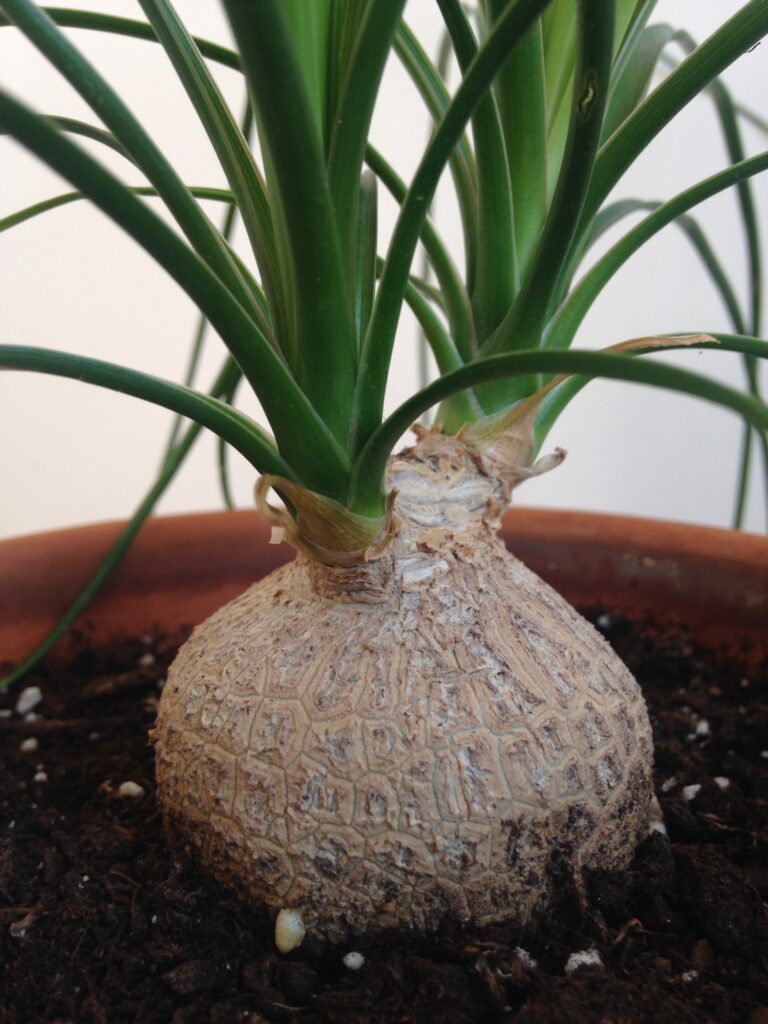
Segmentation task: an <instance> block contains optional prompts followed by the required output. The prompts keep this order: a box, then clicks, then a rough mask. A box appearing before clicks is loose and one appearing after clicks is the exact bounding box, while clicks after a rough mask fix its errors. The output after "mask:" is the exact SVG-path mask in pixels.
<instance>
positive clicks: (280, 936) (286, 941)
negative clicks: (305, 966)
mask: <svg viewBox="0 0 768 1024" xmlns="http://www.w3.org/2000/svg"><path fill="white" fill-rule="evenodd" d="M305 935H306V928H305V927H304V920H303V918H302V916H301V911H300V910H291V909H290V908H287V907H283V909H282V910H281V911H280V912H279V914H278V915H277V920H276V921H275V945H276V946H277V948H278V949H279V950H280V952H281V953H290V952H291V950H292V949H297V948H298V947H299V946H300V945H301V944H302V942H303V941H304V936H305Z"/></svg>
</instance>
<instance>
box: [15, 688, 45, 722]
mask: <svg viewBox="0 0 768 1024" xmlns="http://www.w3.org/2000/svg"><path fill="white" fill-rule="evenodd" d="M42 699H43V692H42V690H41V689H40V687H39V686H27V687H26V689H24V690H22V691H21V693H20V694H19V699H18V700H17V701H16V714H17V715H26V713H27V712H28V711H31V710H32V708H36V707H37V705H38V704H39V703H40V701H41V700H42Z"/></svg>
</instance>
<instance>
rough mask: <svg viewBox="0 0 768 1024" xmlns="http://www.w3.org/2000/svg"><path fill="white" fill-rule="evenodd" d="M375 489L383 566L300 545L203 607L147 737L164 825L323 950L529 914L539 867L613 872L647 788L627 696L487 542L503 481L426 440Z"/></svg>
mask: <svg viewBox="0 0 768 1024" xmlns="http://www.w3.org/2000/svg"><path fill="white" fill-rule="evenodd" d="M389 482H390V484H391V486H392V487H393V488H394V489H395V490H396V491H397V492H398V494H397V499H396V503H395V516H396V530H395V536H394V537H393V539H392V542H391V544H390V545H389V547H388V548H387V550H386V551H385V553H384V554H383V555H381V556H380V557H378V558H377V559H375V560H374V561H372V562H368V563H365V564H362V565H358V566H355V567H352V568H341V567H329V566H325V565H320V564H318V563H316V562H312V561H310V560H309V559H307V558H306V557H304V556H302V555H299V556H298V557H297V559H296V560H295V561H294V562H293V563H292V564H290V565H287V566H285V567H283V568H282V569H279V570H278V571H277V572H275V573H273V574H272V575H271V576H270V577H268V578H267V579H265V580H262V581H261V582H260V583H258V584H256V585H255V586H253V587H252V588H251V589H250V590H248V591H247V592H246V593H245V594H243V595H242V596H241V597H240V598H238V599H237V600H235V601H233V602H232V603H231V604H229V605H227V606H226V607H224V608H222V609H221V610H220V611H218V612H217V613H216V614H215V615H214V616H212V617H211V618H210V619H209V620H208V621H207V622H205V623H204V624H203V625H202V626H200V627H198V628H197V629H196V630H195V632H194V633H193V635H192V637H191V639H190V640H189V641H188V642H187V643H186V644H185V645H184V647H183V648H182V650H181V651H180V652H179V655H178V657H177V659H176V661H175V662H174V665H173V667H172V669H171V671H170V673H169V677H168V682H167V684H166V686H165V689H164V692H163V698H162V702H161V706H160V714H159V718H158V725H157V729H156V733H155V739H156V745H157V773H158V792H159V796H160V800H161V803H162V806H163V810H164V813H165V817H166V821H167V824H168V827H169V830H170V832H171V833H172V834H174V835H175V836H177V837H181V838H182V839H183V841H185V842H186V843H188V844H189V845H190V846H191V847H192V849H193V850H194V851H195V852H196V853H197V854H198V856H199V857H200V859H201V861H202V862H203V863H204V864H205V865H206V866H207V867H208V868H209V869H210V871H211V872H212V873H213V874H214V875H216V876H217V877H219V878H220V879H222V880H223V881H224V882H226V883H227V884H229V885H230V887H232V888H233V889H234V891H235V892H237V893H238V894H239V895H240V896H241V897H243V898H245V899H246V900H249V901H250V902H254V903H266V904H267V905H268V906H270V907H272V908H274V909H279V908H281V907H296V908H299V909H300V910H301V911H302V913H303V915H304V919H305V921H306V922H307V924H308V925H309V927H314V928H316V929H319V930H321V931H323V932H324V933H325V934H327V935H330V936H331V937H334V938H341V937H343V936H345V935H348V934H349V933H352V932H355V931H359V930H362V929H366V928H371V927H373V928H381V927H389V926H392V925H407V926H412V927H416V928H418V929H420V930H431V929H434V928H436V927H437V926H438V925H439V924H440V922H441V921H442V920H443V919H444V918H445V917H451V918H454V919H456V918H458V919H460V920H473V921H476V922H479V923H486V922H491V921H496V920H499V919H502V918H514V919H516V920H518V921H524V920H527V919H529V918H530V917H531V915H532V914H534V913H535V911H536V909H537V908H538V907H540V906H541V905H542V903H543V901H544V899H545V897H546V894H547V889H548V884H549V880H550V877H551V874H552V869H553V866H554V865H555V864H556V862H557V861H558V860H560V861H562V860H563V859H565V860H566V861H568V862H569V863H570V864H571V865H573V867H574V868H576V869H579V868H581V867H582V866H587V865H589V866H597V867H604V868H613V867H617V866H619V865H623V864H625V863H626V862H627V861H628V860H629V858H630V857H631V855H632V851H633V849H634V847H635V844H636V842H637V840H638V838H639V837H640V836H641V835H643V834H644V832H645V830H646V829H647V825H648V813H649V804H650V799H651V793H652V791H651V756H652V746H651V731H650V726H649V722H648V716H647V713H646V709H645V705H644V702H643V699H642V696H641V694H640V691H639V689H638V686H637V684H636V682H635V681H634V679H633V678H632V676H631V675H630V674H629V672H628V671H627V669H626V668H625V667H624V665H623V664H622V663H621V662H620V661H619V660H618V658H617V657H616V655H615V654H614V653H613V651H612V650H611V649H610V647H609V646H608V644H607V643H606V642H605V641H604V640H603V638H602V637H601V636H600V635H599V634H598V633H597V632H596V631H595V630H594V629H593V628H592V626H591V625H589V623H587V622H586V621H585V620H584V619H582V618H581V617H580V616H579V615H578V614H577V613H576V612H575V611H574V610H573V609H572V608H571V607H570V606H569V605H568V604H567V603H566V602H565V601H564V600H563V599H562V598H560V597H559V596H558V595H557V594H556V593H555V592H554V591H553V590H552V589H551V588H550V587H548V586H547V585H546V584H544V583H543V582H542V581H541V580H540V579H538V577H536V576H535V575H534V574H533V573H531V572H529V571H528V570H527V569H526V568H525V567H524V566H523V565H522V564H521V563H520V562H519V561H517V560H516V559H515V558H514V557H513V556H512V555H510V554H509V553H508V552H507V551H506V550H505V548H504V545H503V543H502V542H501V541H500V540H499V539H498V537H497V535H496V530H497V527H498V522H499V518H500V515H501V512H502V511H503V509H504V507H505V505H506V501H507V491H506V488H505V485H504V484H503V483H502V481H501V480H500V479H498V478H497V477H495V476H493V475H489V474H488V473H487V471H486V470H485V468H484V466H483V465H482V462H481V461H480V460H478V459H477V457H476V456H474V455H473V454H472V453H471V451H470V450H469V449H468V448H467V447H465V446H464V445H463V444H462V443H461V442H460V441H457V440H456V439H452V438H446V437H443V436H441V435H437V434H428V435H427V436H425V437H422V438H421V439H420V441H419V443H418V444H417V445H416V447H415V448H413V449H411V450H410V451H409V452H405V453H403V454H401V455H399V456H396V457H394V458H393V460H392V462H391V465H390V473H389Z"/></svg>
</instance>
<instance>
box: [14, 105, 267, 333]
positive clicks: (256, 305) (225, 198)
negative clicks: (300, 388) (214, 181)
mask: <svg viewBox="0 0 768 1024" xmlns="http://www.w3.org/2000/svg"><path fill="white" fill-rule="evenodd" d="M46 118H47V120H49V121H51V122H52V123H53V124H55V125H56V126H57V127H58V128H60V129H61V130H62V131H65V132H68V133H70V134H72V135H80V136H82V137H83V138H86V139H92V140H93V141H94V142H99V143H100V144H101V145H104V146H107V147H108V148H110V149H112V150H114V151H115V152H116V153H119V154H120V155H121V156H123V157H125V158H126V159H127V160H129V161H130V162H131V163H132V164H133V165H134V166H136V165H135V163H134V161H133V159H132V157H131V155H130V153H127V152H126V151H125V149H124V148H123V146H122V145H121V144H120V143H119V142H118V140H117V139H116V138H115V136H114V135H112V133H111V132H108V131H105V130H104V129H102V128H97V127H95V126H94V125H91V124H87V123H86V122H84V121H78V120H76V119H75V118H72V117H58V116H50V115H46ZM0 134H2V127H0ZM184 187H185V188H187V189H188V191H189V194H190V195H192V196H194V197H195V198H196V199H212V200H213V201H214V202H223V203H234V201H235V199H234V196H233V195H232V193H231V192H230V191H229V190H228V189H216V188H205V187H197V186H194V185H185V186H184ZM131 191H132V192H133V193H134V195H137V196H153V197H158V192H157V189H155V188H152V187H150V186H146V187H145V186H139V187H132V188H131ZM84 198H86V197H85V196H83V195H82V193H80V192H71V193H67V194H65V195H63V196H54V197H53V198H52V199H49V200H44V201H43V202H41V203H36V204H34V205H33V206H29V207H27V208H26V209H24V210H18V211H17V212H16V213H14V214H10V215H9V216H8V217H4V218H2V219H0V230H5V228H7V227H12V226H14V225H15V224H20V223H22V222H23V221H24V220H28V219H29V218H30V217H34V216H37V215H38V214H39V213H45V212H47V211H48V210H51V209H55V208H56V207H57V206H63V205H66V204H67V203H70V202H74V201H75V200H77V199H84ZM222 240H223V242H224V244H225V245H226V247H227V251H228V253H229V257H230V259H231V260H232V262H233V263H234V265H235V266H236V267H237V269H238V271H239V273H240V278H241V280H242V281H244V282H245V284H246V285H247V287H248V290H249V292H250V293H251V296H252V298H253V299H254V300H255V302H252V303H251V308H250V310H249V313H250V314H251V316H252V318H253V319H254V321H255V322H256V324H257V325H258V327H259V328H260V330H261V331H262V333H263V334H264V336H265V337H266V338H267V340H268V341H269V343H270V345H272V347H273V348H277V342H276V340H275V337H274V332H273V330H272V324H271V322H270V312H269V309H268V308H267V304H266V301H265V298H264V291H263V289H262V287H261V285H260V284H258V283H257V282H256V281H255V279H254V277H253V275H252V274H251V272H250V270H249V269H248V267H246V265H245V264H244V263H243V261H242V259H241V258H240V256H239V255H238V254H237V252H235V250H234V249H233V248H232V246H231V245H230V242H229V239H228V238H227V237H226V236H224V235H223V234H222Z"/></svg>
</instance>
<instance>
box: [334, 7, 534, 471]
mask: <svg viewBox="0 0 768 1024" xmlns="http://www.w3.org/2000/svg"><path fill="white" fill-rule="evenodd" d="M547 2H548V0H517V3H513V4H511V5H510V6H509V8H508V9H507V11H506V12H505V13H504V14H503V15H502V17H501V18H500V19H499V21H498V22H497V24H496V26H495V27H494V29H493V31H492V32H491V34H490V36H489V37H488V39H487V41H486V42H485V44H484V45H483V46H482V47H481V48H480V49H479V50H478V52H477V56H476V57H475V59H474V60H473V62H472V66H471V67H470V68H469V69H468V70H467V73H466V75H465V76H464V79H463V81H462V83H461V85H460V86H459V88H458V90H457V92H456V95H455V96H454V98H453V100H452V102H451V105H450V107H449V108H448V110H447V111H446V113H445V116H444V117H443V119H442V121H441V122H440V124H439V125H438V126H437V128H436V129H435V133H434V135H433V136H432V140H431V142H430V144H429V145H428V146H427V150H426V152H425V153H424V156H423V157H422V160H421V162H420V164H419V167H418V169H417V171H416V174H415V175H414V177H413V180H412V182H411V187H410V189H409V190H408V196H407V198H406V201H405V203H404V204H403V207H402V210H401V211H400V216H399V218H398V221H397V226H396V227H395V231H394V235H393V237H392V240H391V243H390V246H389V252H388V254H387V259H386V264H385V267H384V274H383V276H382V279H381V285H380V287H379V291H378V294H377V296H376V304H375V306H374V311H373V315H372V317H371V323H370V326H369V328H368V332H367V334H366V337H365V341H364V343H363V351H362V353H361V360H360V369H359V372H358V386H357V392H356V400H355V410H354V416H353V419H352V424H351V439H352V443H351V448H352V450H353V451H355V450H359V449H360V448H361V447H362V445H363V444H364V443H365V441H366V440H367V438H368V437H370V436H371V434H372V433H373V431H374V430H375V429H376V428H377V426H378V425H379V423H380V422H381V415H382V409H383V403H384V391H385V388H386V382H387V376H388V371H389V364H390V360H391V357H392V347H393V344H394V338H395V331H396V329H397V322H398V319H399V315H400V309H401V304H402V297H403V293H404V291H405V285H406V282H407V280H408V274H409V271H410V266H411V261H412V259H413V253H414V250H415V248H416V244H417V242H418V239H419V234H420V232H421V225H422V224H423V222H424V218H425V217H426V215H427V212H428V210H429V206H430V203H431V202H432V197H433V195H434V192H435V189H436V188H437V184H438V181H439V180H440V175H441V173H442V171H443V168H444V167H445V165H446V163H447V161H448V160H449V158H450V156H451V153H452V152H453V149H454V147H455V146H456V144H457V142H458V140H459V139H460V138H461V135H462V132H463V131H464V128H465V126H466V124H467V122H468V120H469V119H470V117H471V116H472V113H473V111H474V109H475V107H476V106H477V104H478V103H479V102H480V101H481V99H482V97H483V95H484V94H485V91H486V90H487V89H488V87H489V86H490V85H491V83H492V81H493V79H494V77H495V75H496V74H497V72H498V71H499V69H500V68H501V67H502V66H503V65H504V62H505V61H506V60H507V59H508V57H509V55H510V53H511V52H512V50H513V49H514V46H515V44H516V43H518V42H519V41H520V39H521V38H522V36H523V34H524V33H525V32H526V31H527V29H529V28H530V27H531V25H532V24H533V22H534V21H535V19H536V18H537V17H538V15H539V14H540V13H541V11H542V10H543V9H544V7H546V5H547Z"/></svg>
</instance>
